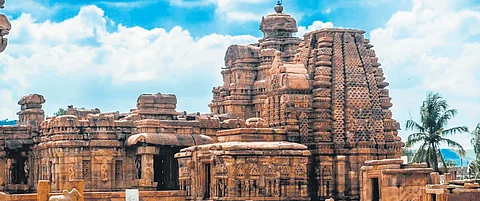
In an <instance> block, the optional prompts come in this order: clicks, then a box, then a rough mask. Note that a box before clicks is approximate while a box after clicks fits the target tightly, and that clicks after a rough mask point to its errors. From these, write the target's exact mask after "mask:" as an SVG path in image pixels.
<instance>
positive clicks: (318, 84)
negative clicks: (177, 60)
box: [209, 5, 421, 200]
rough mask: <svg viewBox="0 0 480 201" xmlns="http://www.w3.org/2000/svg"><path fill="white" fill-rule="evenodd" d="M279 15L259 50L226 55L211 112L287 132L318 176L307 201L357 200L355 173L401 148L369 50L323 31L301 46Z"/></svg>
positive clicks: (355, 37)
mask: <svg viewBox="0 0 480 201" xmlns="http://www.w3.org/2000/svg"><path fill="white" fill-rule="evenodd" d="M276 11H278V13H274V14H271V15H268V16H266V17H264V18H263V20H262V22H261V30H262V32H264V38H262V39H260V40H259V43H257V44H251V45H246V46H241V45H240V46H239V45H235V46H231V47H230V48H229V50H228V51H227V53H226V56H225V60H226V62H225V65H226V66H225V68H223V69H222V76H223V78H224V79H223V81H224V83H223V86H219V87H215V88H214V89H213V91H212V92H213V100H212V102H211V104H210V105H209V106H210V109H211V112H212V113H213V114H215V115H227V116H230V117H232V118H240V119H248V118H261V119H263V120H264V121H265V122H264V123H263V124H265V125H266V127H269V128H276V129H284V130H286V139H287V141H290V142H297V143H301V144H304V145H307V146H309V149H310V151H311V152H312V157H311V160H312V161H313V162H312V163H310V166H309V168H310V169H311V170H312V171H315V172H318V173H315V174H311V175H310V176H311V177H310V180H309V181H310V182H311V183H310V184H311V185H309V188H310V189H309V191H310V192H312V193H311V195H310V196H311V198H312V199H317V198H318V199H328V198H330V197H334V198H335V199H336V200H359V199H360V197H359V195H360V192H359V190H360V189H359V188H360V181H359V175H360V166H361V165H362V164H363V163H364V162H365V161H370V160H379V159H387V158H399V157H400V155H401V148H402V146H403V143H402V142H401V139H400V137H398V130H399V129H400V126H399V124H398V122H396V121H395V120H393V119H392V112H391V110H390V108H391V107H392V103H391V98H390V97H389V92H388V90H387V89H386V88H385V87H387V86H388V83H387V82H385V77H384V74H383V70H382V69H381V68H380V64H379V63H378V59H377V58H376V57H375V53H374V51H373V50H372V49H371V48H372V47H373V46H372V45H371V44H369V40H368V39H365V38H364V33H365V31H362V30H355V29H343V28H325V29H321V30H317V31H313V32H309V33H307V34H305V35H304V39H303V40H301V39H300V38H296V37H293V34H292V33H294V32H296V31H297V29H296V21H295V19H293V18H292V17H291V16H289V15H287V14H284V13H282V12H283V7H281V5H278V6H277V8H276ZM230 128H231V127H230ZM243 137H244V139H248V135H245V136H243ZM228 138H232V139H233V136H229V137H228ZM240 138H241V137H240V136H236V137H235V139H237V140H240ZM221 139H226V137H220V135H219V138H218V140H221ZM244 139H242V140H244ZM228 140H230V139H228ZM337 156H341V157H337ZM343 157H344V158H345V159H343ZM391 162H392V161H390V162H387V163H391ZM400 165H402V164H401V162H399V163H398V165H397V166H398V167H399V168H400ZM419 168H421V167H419ZM322 170H325V172H326V173H329V174H325V175H322V173H321V171H322ZM346 189H349V190H346Z"/></svg>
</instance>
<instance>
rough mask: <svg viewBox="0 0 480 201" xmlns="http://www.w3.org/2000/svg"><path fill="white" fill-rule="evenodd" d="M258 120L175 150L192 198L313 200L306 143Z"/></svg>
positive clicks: (184, 184)
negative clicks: (209, 141) (211, 141)
mask: <svg viewBox="0 0 480 201" xmlns="http://www.w3.org/2000/svg"><path fill="white" fill-rule="evenodd" d="M250 120H251V119H250ZM258 125H261V126H262V127H263V124H258V122H255V121H251V122H248V123H247V127H248V128H237V129H232V130H225V131H219V132H218V133H217V137H218V140H219V143H215V144H208V145H200V146H194V147H189V148H186V149H182V150H181V151H180V153H178V154H176V158H178V160H179V167H180V189H182V190H185V191H186V196H187V197H186V198H187V200H238V201H240V200H265V199H268V200H309V199H308V194H307V162H308V156H310V152H309V151H308V150H307V147H306V146H305V145H302V144H298V143H292V142H287V141H286V132H285V130H282V129H273V128H258V127H257V126H258Z"/></svg>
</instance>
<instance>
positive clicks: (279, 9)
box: [275, 1, 283, 13]
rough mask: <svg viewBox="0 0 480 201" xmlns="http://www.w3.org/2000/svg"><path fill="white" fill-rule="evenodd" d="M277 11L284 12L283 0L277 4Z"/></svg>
mask: <svg viewBox="0 0 480 201" xmlns="http://www.w3.org/2000/svg"><path fill="white" fill-rule="evenodd" d="M275 12H277V13H282V12H283V6H282V2H281V1H278V3H277V5H276V6H275Z"/></svg>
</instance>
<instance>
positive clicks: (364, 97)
mask: <svg viewBox="0 0 480 201" xmlns="http://www.w3.org/2000/svg"><path fill="white" fill-rule="evenodd" d="M0 2H2V1H0ZM0 17H1V16H0ZM5 20H6V18H5ZM5 20H4V21H2V23H3V26H2V23H0V35H1V36H2V37H3V36H4V35H5V34H6V33H8V30H9V29H10V25H9V23H6V22H8V20H7V21H5ZM7 25H8V26H7ZM2 27H3V28H2ZM260 30H261V31H262V32H263V33H264V36H263V38H262V39H260V40H259V41H258V43H255V44H249V45H232V46H230V47H229V48H228V49H227V52H226V55H225V67H224V68H223V70H222V71H221V73H222V75H223V82H224V83H223V86H219V87H215V88H214V89H213V101H212V102H211V104H210V105H209V107H210V109H211V114H199V113H196V114H189V113H187V112H178V111H176V106H177V98H176V96H175V95H172V94H161V93H157V94H143V95H140V96H139V98H138V99H137V105H136V108H135V109H131V110H130V111H129V112H127V113H121V112H107V113H105V112H102V111H100V109H98V108H95V109H77V108H75V107H74V106H68V108H67V110H66V114H65V115H59V116H55V117H49V118H46V119H45V113H44V110H43V109H42V107H43V104H46V103H47V101H46V99H45V98H44V97H43V96H42V95H38V94H31V95H27V96H25V97H23V98H22V99H21V100H20V101H19V102H18V104H19V105H20V111H19V112H18V113H17V114H18V117H19V120H18V124H17V125H16V126H4V127H0V170H2V171H1V172H0V192H6V193H8V196H10V197H9V198H8V199H9V200H22V201H30V200H32V201H33V200H35V199H33V198H32V197H37V196H38V197H39V198H40V197H41V199H42V200H46V198H48V197H49V196H50V195H57V194H58V193H60V192H62V191H64V190H66V191H68V192H74V191H73V189H72V188H74V187H75V188H76V189H77V188H78V189H80V191H81V193H82V196H83V194H84V196H85V197H84V198H82V199H85V200H88V201H91V200H95V201H103V200H105V201H109V200H114V199H113V198H115V200H117V199H118V200H120V199H121V200H125V196H126V195H125V189H139V190H140V200H145V201H150V200H176V201H181V200H305V201H307V200H314V201H315V200H326V199H329V198H334V199H335V200H357V201H359V200H360V199H361V197H360V196H361V195H362V193H361V191H360V190H361V188H360V187H361V186H362V185H363V186H362V187H365V186H366V184H368V185H370V184H371V182H370V180H369V179H372V178H371V176H372V175H373V176H375V175H376V174H377V175H378V174H382V175H386V176H382V178H390V176H389V174H387V173H385V171H384V172H381V171H380V173H379V171H377V169H378V168H377V166H375V164H377V163H376V162H373V163H372V162H369V163H367V166H369V164H370V165H371V166H373V167H371V168H370V169H368V168H367V169H368V170H369V171H370V170H371V171H370V172H368V173H365V175H366V176H367V177H362V172H361V167H362V166H363V165H364V164H365V162H366V161H371V160H382V159H390V158H399V157H400V154H401V148H402V146H403V143H402V142H401V141H400V138H399V137H398V136H397V130H399V124H398V123H397V122H396V121H395V120H393V119H392V112H391V111H390V109H389V108H390V107H392V104H391V103H390V97H389V92H388V90H387V89H386V87H387V86H388V83H387V82H385V77H384V75H383V72H382V69H381V68H380V64H379V63H378V59H377V58H376V57H375V52H374V51H373V50H372V47H373V46H372V45H371V44H370V43H369V41H368V39H365V38H364V36H363V34H364V32H363V31H361V30H353V29H340V28H328V29H321V30H317V31H313V32H310V33H307V34H305V35H304V37H303V39H301V38H299V37H295V36H294V33H296V32H297V31H298V29H297V23H296V20H295V19H294V18H293V17H292V16H290V15H288V14H285V13H283V6H282V5H281V4H280V3H279V4H278V5H277V6H276V7H275V13H273V14H270V15H267V16H265V17H264V18H263V19H262V20H261V24H260ZM2 44H4V45H6V39H3V38H2ZM1 47H3V49H4V47H5V46H0V49H1ZM390 162H391V161H390ZM379 163H381V162H379ZM372 164H373V165H372ZM397 166H398V167H397ZM392 167H393V166H392ZM403 167H410V166H405V165H400V164H396V165H395V168H396V169H402V168H403ZM381 168H383V166H382V167H380V169H381ZM395 168H394V169H395ZM393 171H397V170H393ZM398 171H404V170H398ZM409 171H410V170H409ZM412 171H413V172H414V173H415V171H414V170H412ZM405 172H408V171H406V170H405ZM370 173H371V174H370ZM418 175H420V176H419V177H421V179H420V180H419V181H425V180H424V179H423V178H425V175H424V174H423V173H419V174H418ZM392 178H393V177H392ZM395 178H397V177H395ZM402 178H403V177H402ZM362 179H364V180H362ZM386 180H388V179H386ZM369 182H370V183H369ZM37 184H39V185H38V186H37ZM379 185H382V187H385V188H388V189H390V184H389V183H388V181H386V183H381V184H379ZM405 186H406V185H405ZM408 187H409V188H410V187H411V186H408ZM363 190H365V188H364V189H363ZM390 190H391V189H390ZM56 193H57V194H56Z"/></svg>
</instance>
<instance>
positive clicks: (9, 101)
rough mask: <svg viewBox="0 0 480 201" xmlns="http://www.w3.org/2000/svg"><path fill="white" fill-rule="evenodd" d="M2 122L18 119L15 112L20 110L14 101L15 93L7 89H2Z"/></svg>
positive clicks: (0, 118)
mask: <svg viewBox="0 0 480 201" xmlns="http://www.w3.org/2000/svg"><path fill="white" fill-rule="evenodd" d="M0 97H1V98H0V105H1V107H0V120H3V119H6V118H7V119H17V115H15V110H14V109H16V108H18V105H16V101H14V99H13V92H12V91H10V90H7V89H1V88H0Z"/></svg>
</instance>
